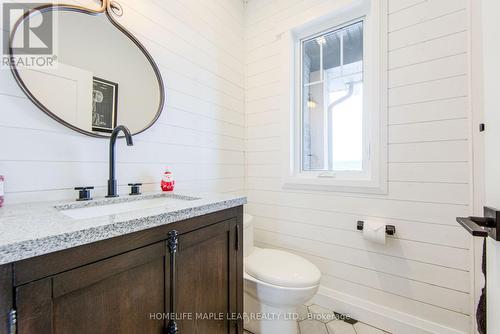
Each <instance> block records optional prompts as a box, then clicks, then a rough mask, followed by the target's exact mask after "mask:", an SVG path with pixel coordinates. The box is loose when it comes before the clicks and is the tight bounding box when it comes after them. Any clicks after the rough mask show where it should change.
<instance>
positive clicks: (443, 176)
mask: <svg viewBox="0 0 500 334" xmlns="http://www.w3.org/2000/svg"><path fill="white" fill-rule="evenodd" d="M388 175H389V181H403V182H448V183H468V182H469V164H468V162H440V163H390V164H389V170H388Z"/></svg>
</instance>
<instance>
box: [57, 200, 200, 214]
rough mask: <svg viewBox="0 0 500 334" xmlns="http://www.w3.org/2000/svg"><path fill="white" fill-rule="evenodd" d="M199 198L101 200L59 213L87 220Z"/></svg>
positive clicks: (169, 205) (170, 205) (61, 210)
mask: <svg viewBox="0 0 500 334" xmlns="http://www.w3.org/2000/svg"><path fill="white" fill-rule="evenodd" d="M197 199H199V198H196V197H188V196H176V195H168V196H159V197H153V198H151V197H138V198H134V199H131V198H130V197H125V198H123V199H121V198H116V199H112V200H102V201H101V202H98V201H96V202H86V203H82V204H81V205H82V207H79V206H78V205H75V207H73V208H71V209H60V212H61V213H62V214H64V215H66V216H68V217H71V218H73V219H89V218H95V217H101V216H109V215H114V214H120V213H125V212H131V211H136V210H144V209H151V208H158V207H172V206H174V205H178V204H181V203H182V202H186V201H193V200H197Z"/></svg>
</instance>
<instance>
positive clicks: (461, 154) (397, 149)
mask: <svg viewBox="0 0 500 334" xmlns="http://www.w3.org/2000/svg"><path fill="white" fill-rule="evenodd" d="M468 150H469V149H468V143H467V141H465V140H457V141H441V142H422V143H408V144H392V145H389V162H435V161H438V162H441V161H442V162H464V161H468V160H469V151H468Z"/></svg>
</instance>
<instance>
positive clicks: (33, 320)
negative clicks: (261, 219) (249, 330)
mask: <svg viewBox="0 0 500 334" xmlns="http://www.w3.org/2000/svg"><path fill="white" fill-rule="evenodd" d="M241 224H242V208H241V207H237V208H233V209H227V210H224V211H220V212H216V213H214V214H209V215H205V216H201V217H197V218H192V219H189V220H185V221H181V222H177V223H172V224H168V225H164V226H160V227H156V228H153V229H148V230H145V231H141V232H136V233H133V234H128V235H124V236H120V237H116V238H113V239H109V240H104V241H100V242H96V243H94V244H90V245H85V246H80V247H76V248H72V249H68V250H64V251H61V252H56V253H51V254H47V255H44V256H40V257H36V258H31V259H27V260H23V261H19V262H16V263H13V264H9V265H4V266H0V272H2V273H5V275H4V276H3V278H4V279H3V280H2V279H0V287H3V288H2V289H1V290H0V293H2V296H1V298H2V299H1V301H0V310H1V311H2V312H4V314H2V318H1V320H2V322H3V324H2V325H3V326H2V330H1V331H0V332H2V333H3V332H6V333H9V331H10V330H11V329H9V327H11V328H12V330H16V331H17V333H19V334H28V333H30V334H31V333H36V334H43V333H71V334H79V333H82V334H83V333H85V334H87V333H106V334H112V333H117V334H118V333H120V334H126V333H140V334H142V333H158V334H159V333H163V334H170V333H175V331H173V330H172V329H173V328H175V327H176V328H177V329H178V330H177V333H186V334H196V333H199V334H239V333H241V332H242V322H241V320H240V319H239V317H238V315H239V314H241V313H242V312H243V310H242V307H243V303H242V301H243V295H242V294H243V291H242V289H243V265H242V264H243V263H242V254H243V249H242V239H241V238H242V235H241V232H242V228H241ZM173 231H175V232H173ZM172 236H175V238H174V237H172ZM5 277H7V280H11V281H12V284H11V285H10V287H7V288H6V287H5V286H6V285H8V283H9V282H6V281H5ZM171 297H173V298H171ZM11 310H15V313H16V318H17V321H16V324H15V326H9V325H12V324H9V323H8V320H9V319H8V318H9V317H8V316H6V314H5V312H8V311H11ZM170 312H175V315H173V314H170ZM171 322H175V326H174V323H171ZM14 327H16V328H14Z"/></svg>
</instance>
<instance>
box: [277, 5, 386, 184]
mask: <svg viewBox="0 0 500 334" xmlns="http://www.w3.org/2000/svg"><path fill="white" fill-rule="evenodd" d="M333 5H334V4H332V6H333ZM385 6H386V2H385V1H371V0H364V1H360V2H355V1H353V2H352V4H351V6H350V7H345V8H338V5H337V9H336V10H332V12H331V13H330V14H327V15H323V16H321V17H319V18H318V19H316V20H314V21H312V22H304V23H303V24H302V25H301V26H299V27H296V28H292V29H291V30H290V32H289V35H288V37H289V38H287V39H284V43H283V44H282V45H283V48H285V47H286V48H287V49H286V50H284V51H283V52H285V51H288V54H290V59H289V63H288V64H285V66H289V68H290V69H291V73H290V74H289V75H287V76H285V75H286V74H283V77H282V81H283V82H285V84H286V81H288V82H289V83H293V84H288V86H287V88H286V89H290V98H289V99H287V100H286V101H285V100H284V102H283V108H285V109H286V111H287V112H286V113H284V115H285V114H286V115H289V117H290V119H289V122H284V124H285V126H287V127H288V126H289V129H287V133H289V134H290V142H289V143H288V144H287V147H286V148H285V150H284V151H286V152H287V158H288V159H289V161H290V164H287V169H288V170H287V176H286V177H285V182H284V186H285V187H287V188H298V189H312V190H327V191H351V192H352V191H354V192H370V193H385V192H386V190H387V128H386V127H387V121H386V110H387V106H386V96H387V82H386V81H387V80H386V78H385V77H386V75H385V74H384V75H382V74H383V73H387V69H386V64H385V61H384V58H387V46H386V43H387V39H386V37H385V36H386V35H387V32H385V33H382V29H385V27H386V24H387V23H386V21H383V20H386V15H381V14H380V13H382V12H383V11H385V10H386V9H385V8H382V7H385ZM285 45H288V46H285Z"/></svg>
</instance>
